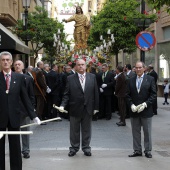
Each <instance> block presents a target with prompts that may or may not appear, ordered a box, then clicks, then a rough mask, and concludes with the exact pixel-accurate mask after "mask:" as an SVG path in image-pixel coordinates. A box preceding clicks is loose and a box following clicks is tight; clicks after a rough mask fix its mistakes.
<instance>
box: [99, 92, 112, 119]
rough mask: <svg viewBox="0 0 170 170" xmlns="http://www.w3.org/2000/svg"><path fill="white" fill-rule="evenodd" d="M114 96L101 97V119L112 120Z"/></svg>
mask: <svg viewBox="0 0 170 170" xmlns="http://www.w3.org/2000/svg"><path fill="white" fill-rule="evenodd" d="M111 104H112V96H111V95H101V96H100V106H99V107H100V109H99V117H100V118H103V117H106V118H111V117H112V106H111Z"/></svg>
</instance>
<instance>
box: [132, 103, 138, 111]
mask: <svg viewBox="0 0 170 170" xmlns="http://www.w3.org/2000/svg"><path fill="white" fill-rule="evenodd" d="M131 110H132V112H137V107H136V106H135V105H134V104H132V105H131Z"/></svg>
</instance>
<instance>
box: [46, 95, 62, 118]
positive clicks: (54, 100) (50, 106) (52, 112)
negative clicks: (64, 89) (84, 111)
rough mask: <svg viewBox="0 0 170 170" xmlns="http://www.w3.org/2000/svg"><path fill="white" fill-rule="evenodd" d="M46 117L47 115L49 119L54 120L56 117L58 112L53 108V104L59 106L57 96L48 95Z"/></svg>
mask: <svg viewBox="0 0 170 170" xmlns="http://www.w3.org/2000/svg"><path fill="white" fill-rule="evenodd" d="M48 101H49V103H48V115H49V118H55V117H57V116H58V112H59V111H58V110H57V109H55V108H54V107H53V104H55V105H56V106H59V103H60V101H59V95H52V94H50V95H49V98H48Z"/></svg>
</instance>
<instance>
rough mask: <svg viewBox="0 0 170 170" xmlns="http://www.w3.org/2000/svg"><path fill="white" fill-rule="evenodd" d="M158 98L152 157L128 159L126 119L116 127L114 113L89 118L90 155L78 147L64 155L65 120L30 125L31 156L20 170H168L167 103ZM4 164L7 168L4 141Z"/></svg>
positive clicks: (169, 119) (129, 139) (129, 144)
mask: <svg viewBox="0 0 170 170" xmlns="http://www.w3.org/2000/svg"><path fill="white" fill-rule="evenodd" d="M162 102H163V98H158V107H159V108H158V115H157V116H154V117H153V133H152V136H153V151H152V154H153V158H152V159H147V158H146V157H145V156H143V157H137V158H129V157H128V154H130V153H132V152H133V149H132V135H131V125H130V120H129V119H127V126H125V127H118V126H117V125H116V122H117V121H118V116H117V114H116V113H114V114H113V117H112V119H111V120H110V121H106V120H98V121H93V134H92V141H91V147H92V157H86V156H84V155H83V152H82V151H81V150H80V151H79V152H78V153H77V155H76V156H74V157H72V158H70V157H68V156H67V154H68V147H69V146H70V145H69V121H68V120H63V121H62V122H51V123H48V124H47V125H46V126H37V127H34V128H33V132H34V134H33V135H31V141H30V143H31V153H30V155H31V158H30V159H23V170H47V169H51V170H56V169H57V170H70V169H74V170H87V169H89V170H112V169H118V170H128V169H131V170H136V169H137V170H144V169H148V170H161V169H162V170H169V164H170V135H169V132H170V106H167V105H165V106H164V105H162ZM6 150H7V151H6V166H7V170H9V152H8V143H7V145H6Z"/></svg>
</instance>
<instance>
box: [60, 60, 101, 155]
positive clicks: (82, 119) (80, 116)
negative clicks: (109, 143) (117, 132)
mask: <svg viewBox="0 0 170 170" xmlns="http://www.w3.org/2000/svg"><path fill="white" fill-rule="evenodd" d="M76 71H77V73H76V74H73V75H70V76H68V77H67V84H66V88H65V92H64V94H63V100H62V103H61V106H60V110H61V112H62V111H63V109H64V107H66V106H67V104H68V105H69V114H70V144H71V147H70V152H69V154H68V156H70V157H71V156H74V155H75V154H76V152H78V151H79V149H80V131H81V136H82V143H81V146H82V148H81V149H82V151H83V152H84V155H85V156H91V147H90V141H91V121H92V116H93V114H95V113H96V112H97V111H98V110H99V94H98V87H97V82H96V77H95V75H94V74H91V73H86V63H85V61H84V60H82V59H80V60H78V61H77V62H76Z"/></svg>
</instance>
